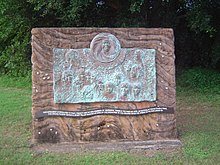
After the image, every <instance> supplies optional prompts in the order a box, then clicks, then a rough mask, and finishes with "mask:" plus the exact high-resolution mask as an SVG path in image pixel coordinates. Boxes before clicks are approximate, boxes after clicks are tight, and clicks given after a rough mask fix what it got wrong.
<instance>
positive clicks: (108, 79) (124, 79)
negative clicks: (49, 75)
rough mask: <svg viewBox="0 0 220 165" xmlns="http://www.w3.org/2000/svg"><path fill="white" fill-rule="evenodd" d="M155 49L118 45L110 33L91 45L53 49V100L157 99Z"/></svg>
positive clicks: (79, 101) (67, 101) (62, 101)
mask: <svg viewBox="0 0 220 165" xmlns="http://www.w3.org/2000/svg"><path fill="white" fill-rule="evenodd" d="M155 55H156V51H155V49H140V48H121V45H120V42H119V40H118V39H117V38H116V37H115V36H114V35H112V34H110V33H100V34H98V35H97V36H95V37H94V38H93V40H92V42H91V44H90V48H83V49H61V48H54V49H53V57H54V58H53V61H54V64H53V76H54V82H53V86H54V102H55V103H89V102H120V101H136V102H140V101H155V100H156V62H155Z"/></svg>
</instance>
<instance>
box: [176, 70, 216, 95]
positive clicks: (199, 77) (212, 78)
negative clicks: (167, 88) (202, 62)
mask: <svg viewBox="0 0 220 165" xmlns="http://www.w3.org/2000/svg"><path fill="white" fill-rule="evenodd" d="M177 84H178V86H181V87H184V88H187V89H189V90H190V89H191V90H194V91H199V92H204V93H207V92H209V93H215V94H220V73H219V72H218V71H215V70H207V69H202V68H192V69H189V70H186V71H184V72H183V73H182V74H181V75H180V76H179V77H178V79H177Z"/></svg>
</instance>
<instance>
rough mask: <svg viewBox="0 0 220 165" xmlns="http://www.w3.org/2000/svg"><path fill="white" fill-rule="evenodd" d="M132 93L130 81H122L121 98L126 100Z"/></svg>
mask: <svg viewBox="0 0 220 165" xmlns="http://www.w3.org/2000/svg"><path fill="white" fill-rule="evenodd" d="M129 95H130V87H129V85H128V83H122V84H121V86H120V100H122V101H126V100H128V98H129Z"/></svg>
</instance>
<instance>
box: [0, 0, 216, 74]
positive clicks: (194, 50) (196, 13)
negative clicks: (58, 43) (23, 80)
mask: <svg viewBox="0 0 220 165" xmlns="http://www.w3.org/2000/svg"><path fill="white" fill-rule="evenodd" d="M103 3H104V4H103ZM34 27H147V28H152V27H154V28H158V27H164V28H173V29H174V32H175V54H176V66H177V68H189V67H195V66H200V67H208V68H214V69H220V32H219V28H220V1H219V0H103V1H101V0H1V1H0V72H1V73H3V74H12V75H15V76H23V75H26V74H27V73H30V70H31V62H30V57H31V43H30V42H31V29H32V28H34Z"/></svg>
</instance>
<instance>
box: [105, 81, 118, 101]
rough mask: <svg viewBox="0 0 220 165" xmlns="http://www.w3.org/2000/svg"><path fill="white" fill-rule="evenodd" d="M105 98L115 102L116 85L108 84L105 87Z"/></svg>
mask: <svg viewBox="0 0 220 165" xmlns="http://www.w3.org/2000/svg"><path fill="white" fill-rule="evenodd" d="M104 97H105V99H106V100H115V99H116V94H115V87H114V84H113V83H111V82H107V83H106V85H105V91H104Z"/></svg>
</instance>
